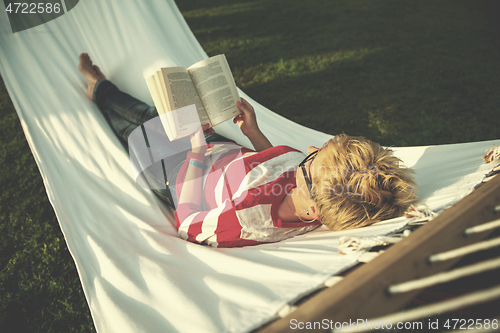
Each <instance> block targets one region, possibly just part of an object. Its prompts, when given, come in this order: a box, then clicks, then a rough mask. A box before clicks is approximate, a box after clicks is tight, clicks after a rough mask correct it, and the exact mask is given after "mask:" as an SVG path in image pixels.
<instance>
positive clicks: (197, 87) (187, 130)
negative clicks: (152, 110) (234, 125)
mask: <svg viewBox="0 0 500 333" xmlns="http://www.w3.org/2000/svg"><path fill="white" fill-rule="evenodd" d="M146 82H147V84H148V88H149V92H150V93H151V96H152V97H153V102H154V104H155V106H156V109H157V111H158V114H159V115H160V119H161V122H162V124H163V127H164V128H165V132H166V133H167V136H168V138H169V139H170V140H175V139H178V138H181V137H184V136H187V135H190V134H192V133H193V132H194V131H196V130H197V129H198V128H199V126H200V123H201V124H202V125H203V124H206V123H209V124H210V127H213V126H215V125H217V124H220V123H222V122H224V121H226V120H228V119H231V118H233V117H234V116H236V115H237V114H239V113H240V111H239V110H238V108H237V106H236V102H237V101H239V100H240V97H239V96H238V91H237V90H236V84H235V83H234V79H233V75H232V74H231V70H230V69H229V65H228V63H227V60H226V57H225V56H224V55H223V54H219V55H216V56H214V57H211V58H209V59H205V60H202V61H200V62H197V63H196V64H194V65H192V66H191V67H189V68H184V67H168V68H162V69H161V70H159V71H156V72H155V74H154V75H152V76H150V77H149V78H147V79H146Z"/></svg>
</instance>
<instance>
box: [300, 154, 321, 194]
mask: <svg viewBox="0 0 500 333" xmlns="http://www.w3.org/2000/svg"><path fill="white" fill-rule="evenodd" d="M318 151H319V150H316V151H313V152H312V153H310V154H309V155H307V157H306V158H305V159H304V160H303V161H302V162H300V164H299V167H300V168H301V169H302V174H303V175H304V180H305V181H306V185H307V190H308V191H309V195H310V196H311V198H314V196H313V194H312V193H311V189H312V183H311V179H310V178H309V175H308V173H307V170H306V165H305V164H306V163H307V162H309V161H311V163H312V161H313V160H314V158H315V157H316V154H318Z"/></svg>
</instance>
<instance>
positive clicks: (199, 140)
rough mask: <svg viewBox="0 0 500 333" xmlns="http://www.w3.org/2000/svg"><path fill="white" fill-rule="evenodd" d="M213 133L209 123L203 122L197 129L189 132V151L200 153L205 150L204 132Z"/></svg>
mask: <svg viewBox="0 0 500 333" xmlns="http://www.w3.org/2000/svg"><path fill="white" fill-rule="evenodd" d="M205 132H206V133H214V132H215V131H214V130H213V128H210V124H208V123H207V124H204V125H202V127H201V128H200V129H198V131H196V132H194V133H193V134H191V138H190V141H191V151H192V152H193V153H201V152H205V151H206V150H207V142H206V141H205V134H204V133H205Z"/></svg>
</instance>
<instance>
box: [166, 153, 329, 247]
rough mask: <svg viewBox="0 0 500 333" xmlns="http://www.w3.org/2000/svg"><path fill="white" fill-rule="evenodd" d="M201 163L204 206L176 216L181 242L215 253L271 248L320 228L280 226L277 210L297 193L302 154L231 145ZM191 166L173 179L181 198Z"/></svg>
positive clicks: (187, 206) (179, 211)
mask: <svg viewBox="0 0 500 333" xmlns="http://www.w3.org/2000/svg"><path fill="white" fill-rule="evenodd" d="M210 149H211V150H213V152H212V155H211V156H208V157H206V158H205V165H206V166H207V168H206V170H205V173H204V175H203V192H204V196H203V202H202V203H201V204H193V203H184V204H180V205H178V207H177V209H176V211H175V217H176V223H177V229H178V231H179V236H180V237H181V238H183V239H186V240H188V241H191V242H195V243H200V244H208V245H211V246H214V247H238V246H246V245H256V244H261V243H272V242H278V241H280V240H284V239H287V238H291V237H293V236H296V235H301V234H304V233H306V232H308V231H311V230H314V229H316V228H317V227H318V225H320V223H319V222H318V221H317V222H313V223H302V222H283V221H282V220H281V219H280V218H279V217H278V208H279V205H280V203H281V202H282V200H283V198H284V197H285V195H286V194H287V192H288V191H290V190H291V189H292V188H293V187H295V173H296V170H297V166H298V165H299V163H300V162H301V161H302V159H303V158H304V154H302V153H301V152H300V151H298V150H296V149H293V148H290V147H287V146H277V147H273V148H269V149H266V150H264V151H261V152H255V151H253V150H250V149H247V148H244V147H241V146H239V145H236V144H232V143H225V144H216V145H214V146H212V147H211V148H210ZM188 163H189V161H186V163H184V165H183V166H182V168H181V169H180V171H179V173H178V176H177V186H176V192H177V197H180V193H181V191H182V185H183V184H182V183H183V181H184V178H185V176H186V171H187V167H188Z"/></svg>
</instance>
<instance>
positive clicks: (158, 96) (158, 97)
mask: <svg viewBox="0 0 500 333" xmlns="http://www.w3.org/2000/svg"><path fill="white" fill-rule="evenodd" d="M158 73H159V72H157V73H155V74H154V75H152V76H150V77H148V78H147V79H146V83H147V85H148V89H149V92H150V93H151V97H152V98H153V102H154V104H155V106H156V111H157V112H158V115H159V116H160V119H161V122H162V124H163V127H164V128H165V132H166V133H167V135H168V137H169V138H172V137H174V136H175V129H174V127H175V126H174V123H173V119H171V120H170V121H168V120H167V118H171V117H167V115H168V114H169V113H170V112H169V111H168V108H167V106H166V104H165V101H164V98H163V95H162V93H161V85H160V80H159V77H158Z"/></svg>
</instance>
